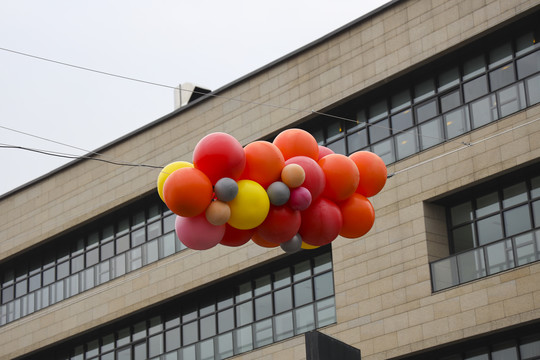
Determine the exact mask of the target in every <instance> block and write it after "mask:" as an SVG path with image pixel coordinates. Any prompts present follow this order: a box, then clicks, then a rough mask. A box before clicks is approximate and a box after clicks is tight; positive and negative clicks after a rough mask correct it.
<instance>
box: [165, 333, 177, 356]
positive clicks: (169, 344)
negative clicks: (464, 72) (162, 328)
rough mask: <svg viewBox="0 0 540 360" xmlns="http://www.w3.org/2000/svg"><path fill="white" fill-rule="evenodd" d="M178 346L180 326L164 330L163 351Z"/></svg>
mask: <svg viewBox="0 0 540 360" xmlns="http://www.w3.org/2000/svg"><path fill="white" fill-rule="evenodd" d="M179 347H180V328H174V329H171V330H168V331H167V332H165V351H171V350H175V349H178V348H179Z"/></svg>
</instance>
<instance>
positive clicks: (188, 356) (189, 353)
mask: <svg viewBox="0 0 540 360" xmlns="http://www.w3.org/2000/svg"><path fill="white" fill-rule="evenodd" d="M180 354H182V355H181V357H180V358H181V359H182V360H197V355H196V349H195V345H191V346H186V347H183V348H182V349H180Z"/></svg>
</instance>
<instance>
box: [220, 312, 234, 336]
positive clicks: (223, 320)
mask: <svg viewBox="0 0 540 360" xmlns="http://www.w3.org/2000/svg"><path fill="white" fill-rule="evenodd" d="M233 328H234V309H232V308H231V309H227V310H223V311H220V312H218V332H219V333H220V334H221V333H223V332H225V331H229V330H232V329H233Z"/></svg>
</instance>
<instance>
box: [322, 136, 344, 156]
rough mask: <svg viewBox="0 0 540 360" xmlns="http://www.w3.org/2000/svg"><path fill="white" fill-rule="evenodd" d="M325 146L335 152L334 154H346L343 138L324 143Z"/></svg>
mask: <svg viewBox="0 0 540 360" xmlns="http://www.w3.org/2000/svg"><path fill="white" fill-rule="evenodd" d="M326 147H327V148H329V149H330V150H332V151H333V152H335V153H336V154H343V155H345V154H346V152H345V139H339V140H338V141H334V142H333V143H330V144H326Z"/></svg>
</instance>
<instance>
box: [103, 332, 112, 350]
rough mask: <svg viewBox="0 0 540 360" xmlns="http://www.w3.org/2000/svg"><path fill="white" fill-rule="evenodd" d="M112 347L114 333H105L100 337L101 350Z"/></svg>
mask: <svg viewBox="0 0 540 360" xmlns="http://www.w3.org/2000/svg"><path fill="white" fill-rule="evenodd" d="M112 349H114V334H109V335H105V336H103V337H102V338H101V352H102V353H104V352H107V351H109V350H112Z"/></svg>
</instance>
